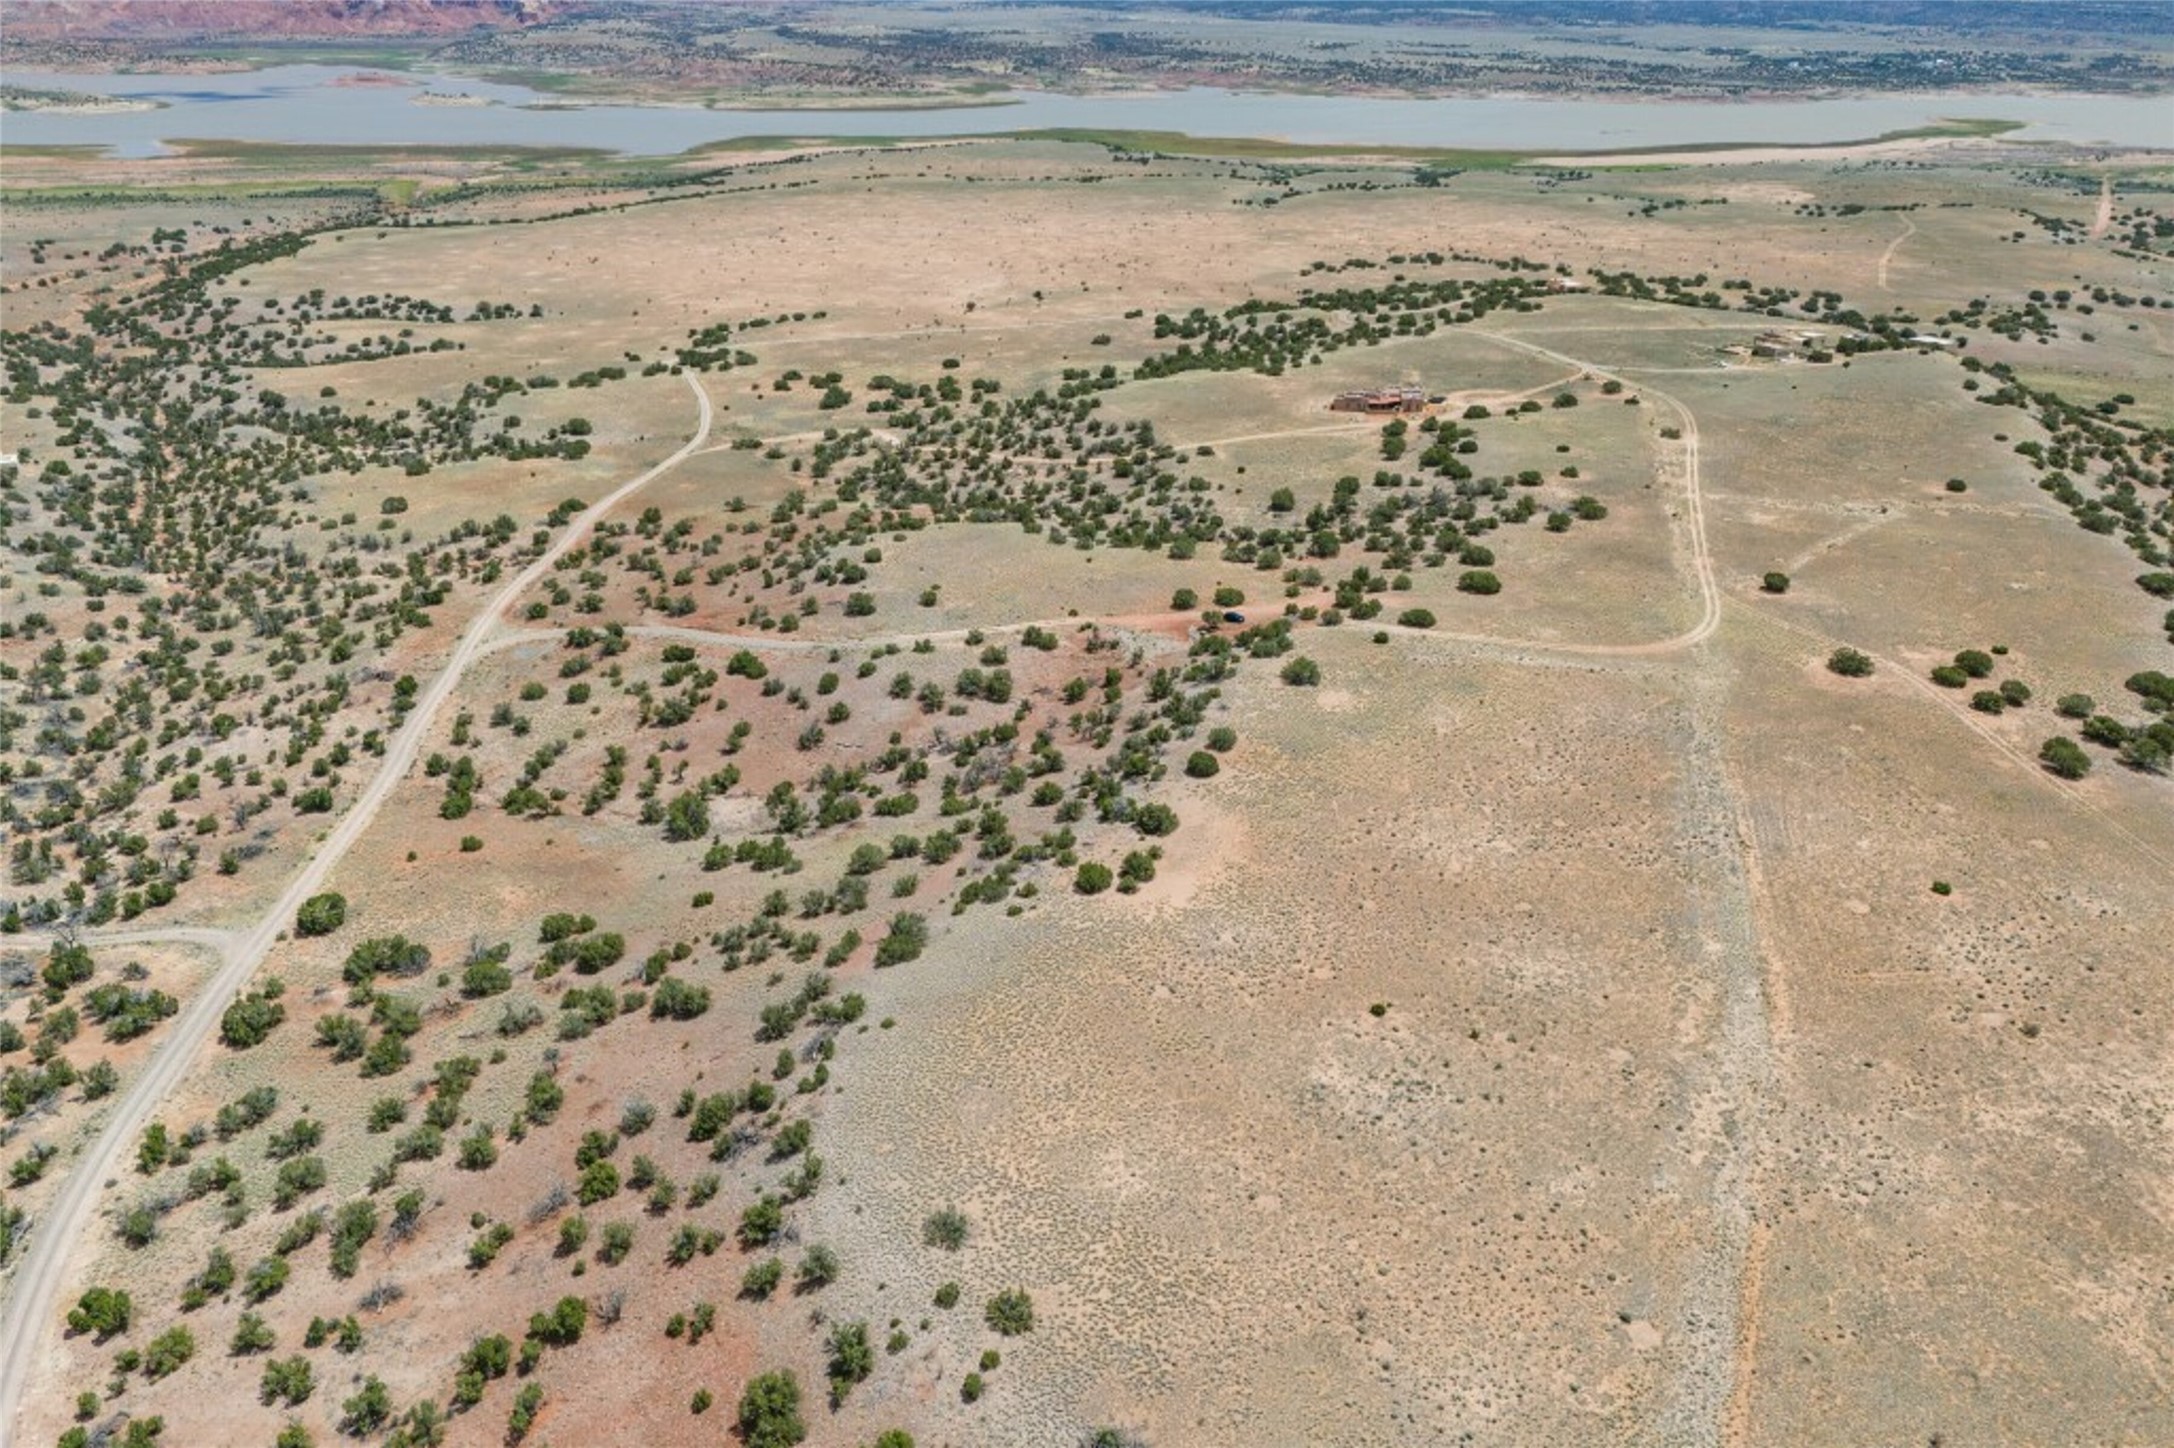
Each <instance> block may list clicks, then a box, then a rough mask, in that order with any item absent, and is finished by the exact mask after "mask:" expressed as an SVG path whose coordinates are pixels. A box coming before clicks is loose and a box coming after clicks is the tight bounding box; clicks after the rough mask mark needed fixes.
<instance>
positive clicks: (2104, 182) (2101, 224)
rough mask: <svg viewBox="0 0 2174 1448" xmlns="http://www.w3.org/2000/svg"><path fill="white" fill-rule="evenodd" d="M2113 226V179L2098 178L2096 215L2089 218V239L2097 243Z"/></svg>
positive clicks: (2109, 177) (2108, 177)
mask: <svg viewBox="0 0 2174 1448" xmlns="http://www.w3.org/2000/svg"><path fill="white" fill-rule="evenodd" d="M2113 224H2114V178H2113V177H2111V176H2101V177H2099V209H2098V215H2096V216H2094V217H2092V218H2091V239H2092V240H2093V241H2097V240H2098V239H2099V238H2100V237H2102V236H2104V235H2105V234H2106V233H2107V231H2108V230H2110V229H2111V228H2112V226H2113Z"/></svg>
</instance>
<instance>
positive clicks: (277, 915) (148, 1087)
mask: <svg viewBox="0 0 2174 1448" xmlns="http://www.w3.org/2000/svg"><path fill="white" fill-rule="evenodd" d="M683 375H684V376H685V378H686V381H687V385H688V387H689V388H690V389H692V390H693V392H694V395H695V403H696V405H697V407H698V408H699V419H698V421H697V423H696V426H695V432H694V436H693V437H692V438H690V439H689V440H688V441H687V443H686V444H685V445H684V446H682V447H681V448H680V449H679V451H677V452H675V453H673V454H672V455H671V456H670V457H668V458H666V459H665V460H664V461H663V462H661V463H658V464H657V465H656V466H655V467H653V468H651V469H649V470H648V471H647V472H645V473H642V474H641V475H640V476H638V477H636V478H634V479H633V480H631V481H629V482H627V483H625V484H622V485H621V486H620V487H619V488H618V489H617V490H616V491H614V492H612V493H611V494H609V495H608V496H606V497H604V498H603V499H601V500H600V501H598V502H595V503H592V504H590V505H589V506H588V507H587V508H585V509H584V510H582V512H581V513H580V515H579V516H578V517H576V518H575V519H574V521H573V524H572V526H571V527H569V528H567V529H566V531H565V532H563V533H561V534H560V535H559V538H558V541H557V542H555V543H553V544H552V545H551V546H550V547H549V548H547V549H546V550H545V551H544V552H543V554H542V555H541V556H540V557H538V558H537V559H536V560H535V561H534V562H532V563H530V564H529V566H528V567H526V568H524V569H522V570H521V572H520V573H519V574H518V575H516V576H515V577H514V579H513V580H512V581H511V582H510V583H508V584H507V585H506V586H505V587H504V588H502V589H500V590H499V591H498V593H497V594H496V595H495V596H493V597H492V599H491V600H490V602H489V603H487V604H486V605H484V607H483V608H482V610H481V611H479V612H478V613H477V615H476V617H475V621H474V622H472V623H471V624H469V625H468V628H467V631H466V632H464V633H463V634H462V635H461V637H460V642H459V643H458V644H456V645H455V646H454V648H453V652H452V653H451V654H450V655H449V656H448V657H447V659H446V661H445V666H444V667H443V668H441V669H440V670H439V671H438V673H437V676H436V677H435V678H434V679H432V680H431V682H430V686H429V687H428V688H426V689H425V690H424V691H423V693H422V696H421V697H420V698H419V699H418V700H417V701H416V706H415V708H414V710H413V711H412V712H411V713H410V714H409V715H408V720H407V723H406V724H404V725H403V726H401V729H400V732H399V733H397V734H395V735H394V736H393V740H392V743H391V745H390V747H388V748H387V749H386V751H385V758H384V761H383V762H382V763H381V764H380V765H379V766H378V769H377V773H376V774H374V775H372V776H371V778H370V782H369V783H368V784H367V785H365V786H364V787H363V791H362V793H361V794H360V795H358V796H357V797H356V799H355V802H354V804H353V805H351V806H349V808H348V811H347V813H346V814H345V815H343V816H342V817H341V819H340V822H339V824H337V825H336V826H334V827H333V830H332V832H331V833H330V834H329V835H327V836H326V837H325V839H324V841H323V843H321V844H320V845H319V846H318V847H317V849H316V850H315V852H313V853H312V854H311V856H310V859H309V862H308V863H307V864H306V865H304V866H303V867H302V869H301V871H300V872H299V873H298V874H296V875H295V877H294V878H293V879H292V880H290V881H289V882H288V884H287V888H286V889H285V890H283V891H281V892H280V895H279V898H278V899H277V900H275V901H273V902H272V905H271V908H269V909H268V910H266V911H265V913H264V915H263V917H262V918H261V919H259V920H258V921H257V923H256V924H255V925H253V926H251V927H250V928H249V929H248V930H247V931H245V932H242V933H240V934H238V935H233V936H230V937H228V938H227V939H226V942H225V949H224V958H223V960H222V961H221V963H220V965H219V968H218V971H217V972H216V973H215V974H214V975H213V976H212V978H211V979H210V980H209V981H207V982H206V983H205V986H204V988H203V990H201V991H199V992H198V993H197V995H196V997H195V999H193V1000H191V1001H190V1002H189V1003H188V1005H187V1006H186V1007H185V1008H184V1009H183V1010H182V1012H181V1015H180V1016H179V1018H178V1019H176V1020H175V1022H174V1024H173V1027H172V1029H171V1030H170V1031H169V1032H168V1033H167V1036H166V1039H165V1040H164V1041H162V1042H160V1043H159V1046H158V1049H157V1050H156V1051H155V1052H153V1054H152V1056H151V1059H150V1061H149V1063H148V1064H147V1065H146V1066H145V1067H144V1071H143V1074H142V1075H141V1076H139V1077H137V1078H136V1082H135V1084H134V1085H132V1086H130V1087H129V1089H128V1092H127V1094H126V1095H125V1096H123V1097H122V1099H121V1101H120V1103H119V1105H117V1106H116V1107H115V1108H114V1110H113V1114H112V1115H111V1116H110V1117H108V1118H107V1121H106V1126H105V1129H104V1130H103V1131H101V1132H99V1134H98V1136H97V1138H96V1140H94V1141H93V1142H92V1144H91V1146H90V1148H89V1150H87V1151H85V1152H84V1153H83V1155H82V1156H81V1157H80V1158H78V1159H77V1161H76V1164H75V1167H74V1169H73V1170H72V1171H71V1172H70V1173H69V1174H68V1180H67V1181H66V1182H65V1183H64V1184H63V1185H62V1187H61V1189H60V1192H59V1194H58V1195H57V1196H55V1197H54V1199H53V1203H52V1205H51V1207H50V1208H48V1209H47V1211H46V1214H45V1217H44V1220H42V1221H40V1222H39V1223H37V1224H36V1226H35V1227H34V1228H33V1229H32V1232H31V1237H30V1245H29V1247H28V1249H27V1250H26V1252H25V1254H24V1257H23V1261H22V1265H21V1266H20V1267H19V1268H18V1269H17V1270H16V1274H15V1282H14V1289H13V1291H12V1293H11V1294H10V1296H9V1299H8V1303H7V1307H6V1313H5V1316H4V1317H0V1448H7V1445H8V1444H10V1443H13V1442H14V1441H15V1435H14V1428H15V1420H16V1415H17V1414H18V1412H19V1411H20V1410H21V1407H22V1399H23V1390H24V1389H25V1388H26V1387H27V1386H28V1385H29V1382H30V1377H31V1374H32V1372H33V1371H34V1370H35V1368H36V1366H37V1363H38V1360H39V1354H40V1352H41V1351H42V1349H43V1348H44V1346H45V1342H46V1334H47V1332H48V1331H49V1330H50V1329H51V1328H52V1326H53V1321H54V1312H53V1310H54V1299H55V1297H56V1296H57V1295H58V1294H59V1291H60V1287H61V1283H62V1281H63V1280H64V1279H65V1278H66V1275H67V1267H68V1258H69V1256H70V1253H71V1250H72V1249H73V1247H74V1246H75V1243H76V1240H77V1238H78V1237H79V1236H80V1235H81V1233H82V1231H83V1228H84V1227H85V1225H87V1223H88V1222H89V1220H90V1218H91V1216H92V1213H93V1209H94V1207H95V1206H96V1204H97V1197H98V1191H99V1188H100V1187H101V1186H102V1185H103V1184H104V1182H105V1180H106V1178H107V1177H109V1176H110V1175H112V1173H113V1171H114V1170H115V1164H116V1163H117V1162H118V1161H119V1160H120V1158H121V1156H122V1153H123V1152H124V1151H125V1150H126V1149H127V1147H128V1145H129V1143H131V1142H133V1141H134V1140H135V1139H136V1134H137V1133H138V1132H139V1131H140V1130H142V1128H143V1124H144V1122H145V1121H146V1120H148V1119H149V1118H150V1116H151V1114H152V1112H153V1111H155V1110H156V1109H157V1107H158V1104H159V1102H160V1101H162V1100H164V1099H165V1097H166V1095H167V1093H169V1092H170V1091H172V1090H173V1089H174V1087H175V1086H176V1085H178V1084H179V1083H180V1081H181V1078H182V1076H183V1075H184V1074H185V1073H186V1072H187V1071H188V1069H189V1066H190V1064H191V1063H192V1062H193V1061H194V1060H195V1059H196V1055H197V1052H199V1051H200V1050H202V1049H203V1047H204V1044H205V1042H207V1041H208V1040H210V1038H211V1034H212V1031H213V1028H214V1027H215V1026H216V1025H217V1024H218V1020H219V1017H220V1016H221V1015H222V1014H223V1013H224V1012H225V1010H226V1007H227V1004H228V1002H229V1001H231V1000H232V999H233V998H234V996H235V995H236V994H237V993H239V992H240V990H241V988H242V986H243V985H244V984H246V983H247V982H248V980H249V977H250V976H251V975H252V974H254V973H255V971H256V969H257V967H258V966H259V965H261V964H262V963H263V961H264V957H265V956H266V955H267V954H269V953H270V952H271V949H272V946H273V945H274V944H275V943H276V942H277V941H278V940H279V938H280V936H281V935H282V934H283V933H284V932H285V930H286V928H287V924H288V922H289V921H291V920H292V919H293V918H294V912H295V910H296V909H297V908H299V907H300V905H301V904H302V902H303V901H304V900H307V899H308V898H309V897H310V896H311V895H314V894H316V893H317V892H318V891H319V890H320V889H322V888H323V886H324V883H325V881H326V880H327V879H328V878H329V877H330V876H331V874H332V871H333V869H334V867H336V866H337V865H338V864H339V863H340V861H341V859H343V858H344V857H345V856H346V854H347V852H348V850H349V849H350V848H352V847H353V845H354V843H355V841H356V840H358V839H360V838H361V837H362V832H363V831H364V830H366V829H368V828H369V827H370V822H371V821H372V820H373V819H374V818H376V816H377V811H378V808H379V806H381V805H382V804H384V802H385V800H386V797H387V796H389V795H390V794H391V793H392V792H393V789H394V787H395V786H397V785H398V784H399V783H400V781H401V780H402V779H403V778H404V777H405V776H406V775H407V772H408V769H409V767H410V766H411V765H413V764H414V762H415V756H416V754H417V753H418V752H419V751H420V750H421V748H422V744H423V740H424V738H425V737H426V736H427V735H428V733H429V731H430V726H431V722H432V720H433V719H434V718H435V717H436V715H437V712H438V710H439V708H440V707H441V706H442V705H443V704H444V703H445V701H446V699H447V698H449V697H450V696H451V695H452V693H453V691H454V689H455V688H457V687H459V684H460V681H461V677H462V675H464V674H465V673H467V671H468V668H469V666H470V665H472V664H473V663H474V662H475V661H476V660H477V659H479V658H481V657H483V656H484V655H485V654H486V653H488V652H489V651H490V644H491V639H492V636H493V635H494V634H495V633H496V632H497V631H498V627H499V620H500V618H501V616H502V615H503V614H504V613H505V611H506V609H507V608H509V607H510V606H511V605H512V604H513V603H514V602H515V601H516V600H517V599H519V598H520V596H521V595H522V594H524V593H526V592H527V591H528V590H529V588H530V587H532V586H533V585H534V584H535V583H536V582H537V580H539V579H541V578H542V577H543V576H544V575H545V574H547V573H548V572H550V570H551V566H552V564H554V563H555V562H557V561H558V559H559V558H560V557H561V556H562V555H563V554H564V553H565V552H566V550H567V549H569V548H571V547H572V546H573V545H574V544H575V543H576V542H578V541H580V539H582V538H583V537H585V536H586V535H587V534H588V531H589V529H590V528H591V527H593V526H594V525H595V524H596V522H597V521H598V520H599V519H600V518H602V517H604V515H605V514H606V513H608V512H609V511H610V510H611V509H612V508H613V507H615V506H616V505H618V504H619V503H620V502H622V501H624V500H625V499H626V498H627V497H629V496H630V495H632V494H633V493H635V492H637V491H639V490H640V489H641V488H642V487H644V486H645V485H647V484H648V483H650V482H652V481H653V480H655V479H656V478H658V477H660V476H662V475H663V474H664V473H666V472H668V471H670V470H671V469H672V468H674V467H676V466H677V465H678V464H679V463H680V462H681V461H683V460H684V459H686V458H688V457H689V456H691V455H693V454H694V453H695V452H696V451H697V450H699V449H700V448H701V446H702V444H703V443H704V442H705V441H707V440H708V438H709V434H710V418H711V408H710V398H709V394H708V393H707V392H706V391H704V390H703V387H702V384H701V382H700V381H699V380H698V379H697V377H696V375H695V374H694V373H692V372H689V373H686V374H683ZM160 933H161V934H166V935H170V936H178V935H179V934H180V932H178V931H171V932H160Z"/></svg>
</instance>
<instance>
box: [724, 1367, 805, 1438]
mask: <svg viewBox="0 0 2174 1448" xmlns="http://www.w3.org/2000/svg"><path fill="white" fill-rule="evenodd" d="M739 1425H740V1438H741V1441H742V1442H743V1443H744V1444H745V1445H746V1448H793V1445H795V1444H797V1443H799V1442H801V1441H802V1440H803V1439H805V1438H806V1437H807V1436H808V1427H807V1424H805V1423H803V1422H802V1421H801V1419H800V1380H799V1379H798V1378H796V1377H794V1376H793V1375H792V1373H791V1372H790V1371H785V1370H780V1371H776V1372H767V1373H760V1374H757V1375H756V1376H755V1377H753V1378H750V1379H749V1380H748V1384H747V1387H746V1388H745V1389H743V1390H742V1391H741V1393H740V1408H739Z"/></svg>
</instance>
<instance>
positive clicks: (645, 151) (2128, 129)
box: [0, 65, 2174, 156]
mask: <svg viewBox="0 0 2174 1448" xmlns="http://www.w3.org/2000/svg"><path fill="white" fill-rule="evenodd" d="M371 76H374V77H381V78H387V79H389V81H390V82H391V83H387V81H386V79H380V80H377V81H368V80H364V81H362V82H361V83H358V77H371ZM5 80H6V82H7V83H8V84H10V85H16V86H24V87H28V88H30V89H34V90H69V91H81V92H88V93H93V94H98V95H110V96H116V97H135V98H140V99H144V100H150V101H156V102H158V103H159V105H160V108H159V109H156V110H140V111H126V112H115V113H107V114H81V115H70V114H63V113H58V112H52V111H17V112H9V113H7V114H6V115H5V116H4V117H0V140H5V141H6V142H9V143H13V144H16V145H95V146H102V147H105V148H107V149H108V151H109V152H111V153H112V154H116V155H121V156H155V155H159V154H162V153H163V152H164V151H165V150H166V146H165V143H166V142H168V141H171V140H175V139H182V138H186V139H190V140H225V141H259V142H282V143H290V144H317V145H328V144H338V145H364V146H396V145H455V146H473V145H491V146H587V147H597V148H601V149H605V150H611V151H621V152H625V153H628V154H631V155H644V156H660V155H670V154H674V153H677V152H680V151H684V150H686V149H688V148H689V147H692V146H699V145H701V144H703V143H705V142H710V141H720V140H728V139H731V138H734V137H740V136H811V137H820V136H949V135H979V134H987V133H990V132H995V131H1013V130H1035V129H1041V128H1044V127H1083V128H1094V129H1121V130H1154V131H1180V132H1184V133H1186V134H1188V135H1194V136H1222V137H1267V138H1274V139H1278V140H1285V141H1294V142H1301V143H1313V144H1333V145H1344V144H1352V145H1363V144H1373V145H1398V146H1437V147H1443V148H1464V149H1477V150H1496V149H1515V150H1535V149H1537V150H1546V151H1563V152H1571V151H1599V150H1616V149H1623V148H1627V147H1648V146H1683V145H1695V144H1704V143H1710V142H1716V141H1727V142H1738V143H1744V144H1776V143H1779V144H1798V145H1801V144H1817V143H1822V142H1835V141H1854V140H1862V139H1865V138H1867V137H1871V136H1877V135H1881V134H1883V133H1885V132H1888V131H1897V130H1906V129H1910V128H1912V127H1916V126H1923V125H1927V124H1930V123H1933V122H1935V121H1938V120H1941V119H1944V118H1949V117H1991V118H1996V119H2002V120H2011V121H2021V122H2024V123H2025V125H2026V129H2024V130H2022V131H2020V132H2017V133H2016V134H2017V135H2018V136H2019V137H2021V138H2024V139H2030V140H2047V141H2069V142H2075V143H2078V144H2086V145H2109V146H2156V147H2174V99H2170V98H2168V97H2165V96H2108V95H1987V94H1982V93H1976V92H1968V93H1926V94H1913V95H1876V96H1844V97H1836V98H1832V99H1820V100H1777V101H1741V102H1726V103H1723V102H1712V101H1665V100H1651V101H1644V100H1640V101H1615V100H1564V99H1555V98H1548V97H1534V96H1475V97H1459V98H1450V99H1443V100H1414V99H1407V98H1393V97H1370V96H1316V95H1271V94H1258V93H1247V92H1237V91H1227V90H1215V89H1209V88H1195V89H1190V90H1178V91H1158V92H1153V93H1147V94H1130V95H1107V96H1073V95H1059V94H1053V93H1048V92H1017V93H1011V94H1006V95H1002V96H995V97H991V98H990V99H991V101H992V102H993V103H992V104H988V105H977V106H952V107H943V108H934V109H900V108H891V109H868V110H761V109H756V110H711V109H705V108H702V107H697V106H632V105H581V106H568V105H566V104H565V103H563V102H561V101H558V100H555V99H554V98H553V97H551V96H549V95H547V94H545V93H543V92H539V91H534V90H529V89H526V88H524V87H521V86H515V85H502V84H497V83H494V82H491V81H485V80H479V79H475V78H472V77H466V76H458V75H447V74H435V73H433V74H427V75H426V74H414V73H392V72H384V71H361V70H357V69H355V68H353V67H347V66H317V65H283V66H273V67H269V68H267V69H264V70H256V71H248V72H238V73H234V74H227V75H159V74H138V75H75V74H68V73H62V72H51V71H16V72H11V73H9V74H8V75H7V76H6V77H5ZM426 95H432V96H437V97H447V96H461V97H466V98H468V99H469V102H470V103H468V104H454V105H449V104H433V103H426V102H423V101H421V99H420V98H421V97H424V96H426Z"/></svg>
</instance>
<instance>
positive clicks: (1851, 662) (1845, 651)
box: [1827, 647, 1872, 679]
mask: <svg viewBox="0 0 2174 1448" xmlns="http://www.w3.org/2000/svg"><path fill="white" fill-rule="evenodd" d="M1827 668H1828V670H1829V671H1830V672H1833V673H1837V674H1840V675H1841V676H1842V677H1843V678H1845V679H1862V678H1864V677H1865V676H1866V675H1868V674H1870V673H1871V672H1872V656H1871V655H1869V654H1865V653H1861V652H1859V651H1858V650H1856V649H1852V648H1846V647H1845V648H1839V649H1836V650H1835V651H1834V652H1833V653H1831V654H1829V655H1827Z"/></svg>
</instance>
